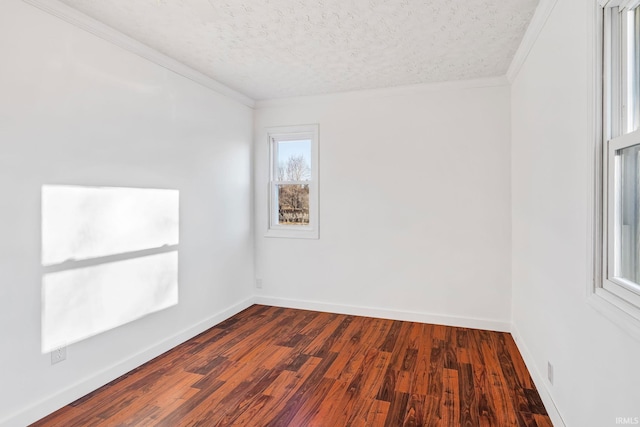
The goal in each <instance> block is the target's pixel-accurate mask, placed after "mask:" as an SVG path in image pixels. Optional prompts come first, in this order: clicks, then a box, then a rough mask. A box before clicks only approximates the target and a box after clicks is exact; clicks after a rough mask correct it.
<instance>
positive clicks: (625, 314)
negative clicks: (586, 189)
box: [589, 0, 640, 337]
mask: <svg viewBox="0 0 640 427" xmlns="http://www.w3.org/2000/svg"><path fill="white" fill-rule="evenodd" d="M639 4H640V0H610V1H607V0H600V1H598V2H597V5H596V13H595V19H594V26H593V28H598V29H600V30H599V31H596V32H595V37H594V44H595V49H594V50H595V51H596V54H595V61H594V64H595V65H596V66H595V67H594V68H595V69H596V72H595V75H594V81H595V82H596V83H595V85H594V87H595V96H594V97H593V98H594V105H595V106H596V107H595V108H594V109H595V113H596V114H595V116H596V126H594V129H595V131H596V132H595V134H596V150H594V153H595V160H596V161H595V182H596V191H595V193H596V194H595V206H596V212H595V215H594V218H595V221H594V232H595V233H594V234H595V235H594V243H595V249H594V254H595V263H594V280H593V283H592V284H590V287H589V294H590V296H591V298H590V303H591V305H592V306H594V307H595V308H596V309H598V310H599V311H601V312H602V313H603V314H605V315H607V317H609V318H611V319H612V320H614V321H615V322H616V323H618V324H620V325H621V326H623V327H624V328H625V329H627V331H630V332H632V334H633V335H635V336H638V337H640V286H638V285H637V284H635V283H632V282H630V281H628V280H625V279H624V278H621V277H616V275H615V273H616V270H617V268H616V262H618V260H617V259H616V251H617V245H618V244H619V242H618V241H617V236H619V231H620V230H619V227H620V224H619V221H616V218H617V217H618V206H619V203H620V197H621V196H620V191H619V189H620V179H619V176H618V171H619V170H620V169H619V166H620V165H619V156H616V152H617V151H618V150H620V149H623V148H626V147H629V146H634V145H638V144H640V130H635V131H630V130H631V129H632V128H633V126H630V125H629V124H630V121H634V122H635V127H636V128H637V124H638V117H632V116H631V114H630V112H631V111H634V112H635V113H636V114H635V115H636V116H637V115H638V113H639V112H640V108H638V107H639V105H640V96H636V97H635V98H630V97H628V96H627V94H628V93H629V91H628V90H627V89H628V88H627V87H626V82H627V81H628V80H629V79H627V76H626V73H627V71H628V69H629V68H628V67H627V57H626V55H624V52H625V51H626V42H627V40H626V39H625V38H624V37H623V34H625V32H626V21H625V20H624V19H620V18H621V17H620V15H619V11H623V10H633V9H635V8H637V7H638V6H639ZM636 52H638V47H636ZM637 72H638V70H636V73H637ZM636 82H637V83H636V84H638V83H640V81H639V80H637V81H636ZM635 92H636V93H638V90H636V91H635ZM630 102H633V103H635V108H633V109H632V110H628V108H627V106H628V105H629V103H630Z"/></svg>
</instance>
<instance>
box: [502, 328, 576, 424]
mask: <svg viewBox="0 0 640 427" xmlns="http://www.w3.org/2000/svg"><path fill="white" fill-rule="evenodd" d="M511 335H512V336H513V339H514V341H515V342H516V345H517V346H518V350H520V354H521V355H522V358H523V359H524V364H525V365H527V369H528V370H529V374H531V379H533V383H534V384H535V386H536V388H537V389H538V394H539V395H540V398H541V399H542V403H544V407H545V408H546V410H547V413H548V414H549V418H551V422H552V423H553V425H554V426H556V427H566V424H565V422H564V420H563V419H562V416H561V415H560V411H558V407H557V406H556V403H555V402H554V400H553V397H552V396H551V393H550V392H549V388H548V387H547V381H546V380H545V376H544V375H542V373H541V372H540V370H539V369H538V366H537V365H536V364H535V362H534V360H533V356H532V355H531V353H530V352H529V349H528V348H527V345H526V344H525V343H524V340H523V339H522V336H521V335H520V332H518V328H517V327H516V325H515V324H512V325H511Z"/></svg>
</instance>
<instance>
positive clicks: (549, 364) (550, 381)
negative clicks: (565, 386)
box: [547, 362, 553, 385]
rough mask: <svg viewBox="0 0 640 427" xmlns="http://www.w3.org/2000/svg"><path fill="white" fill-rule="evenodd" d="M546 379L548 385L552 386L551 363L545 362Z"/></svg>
mask: <svg viewBox="0 0 640 427" xmlns="http://www.w3.org/2000/svg"><path fill="white" fill-rule="evenodd" d="M547 379H548V380H549V383H550V384H551V385H553V365H552V364H551V362H547Z"/></svg>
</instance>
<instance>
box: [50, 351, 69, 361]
mask: <svg viewBox="0 0 640 427" xmlns="http://www.w3.org/2000/svg"><path fill="white" fill-rule="evenodd" d="M66 358H67V347H60V348H57V349H55V350H53V351H52V352H51V364H52V365H55V364H56V363H60V362H62V361H63V360H65V359H66Z"/></svg>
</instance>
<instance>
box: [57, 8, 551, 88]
mask: <svg viewBox="0 0 640 427" xmlns="http://www.w3.org/2000/svg"><path fill="white" fill-rule="evenodd" d="M61 1H62V2H63V3H66V4H67V5H69V6H72V7H74V8H76V9H78V10H80V11H81V12H83V13H85V14H87V15H89V16H91V17H92V18H95V19H97V20H98V21H101V22H103V23H105V24H107V25H109V26H111V27H113V28H115V29H116V30H119V31H120V32H122V33H124V34H127V35H128V36H130V37H132V38H134V39H136V40H138V41H140V42H142V43H145V44H146V45H148V46H150V47H152V48H154V49H156V50H158V51H160V52H162V53H164V54H166V55H168V56H170V57H172V58H174V59H176V60H178V61H180V62H182V63H183V64H186V65H188V66H190V67H191V68H194V69H196V70H198V71H200V72H201V73H203V74H206V75H208V76H210V77H212V78H214V79H216V80H218V81H219V82H221V83H224V84H225V85H227V86H229V87H231V88H233V89H235V90H237V91H239V92H242V93H244V94H245V95H247V96H249V97H251V98H253V99H256V100H259V99H270V98H281V97H288V96H299V95H312V94H322V93H331V92H342V91H351V90H358V89H373V88H384V87H391V86H400V85H408V84H418V83H431V82H441V81H452V80H463V79H474V78H482V77H495V76H503V75H505V73H506V71H507V68H508V67H509V64H510V62H511V59H512V58H513V55H514V54H515V51H516V49H517V48H518V45H519V43H520V40H521V39H522V36H523V35H524V32H525V30H526V28H527V25H528V24H529V21H530V20H531V17H532V16H533V12H534V10H535V7H536V5H537V3H538V1H537V0H465V1H461V0H253V1H250V0H109V1H105V0H61Z"/></svg>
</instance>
